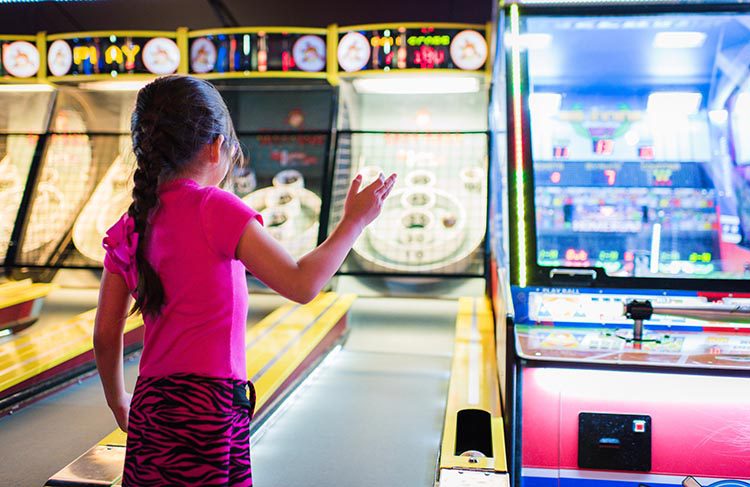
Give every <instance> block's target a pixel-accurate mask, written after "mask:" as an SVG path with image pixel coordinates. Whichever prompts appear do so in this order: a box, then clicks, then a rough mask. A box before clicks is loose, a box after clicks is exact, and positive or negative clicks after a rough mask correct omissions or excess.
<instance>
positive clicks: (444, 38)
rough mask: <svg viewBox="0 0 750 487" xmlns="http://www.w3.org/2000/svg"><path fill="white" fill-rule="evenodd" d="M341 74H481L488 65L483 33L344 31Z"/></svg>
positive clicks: (449, 29)
mask: <svg viewBox="0 0 750 487" xmlns="http://www.w3.org/2000/svg"><path fill="white" fill-rule="evenodd" d="M337 55H338V63H339V68H340V70H343V71H346V72H356V71H368V70H369V71H374V70H379V71H391V70H403V69H424V70H429V69H458V70H465V71H477V70H481V69H483V68H484V66H485V64H486V62H487V56H488V47H487V40H486V39H485V35H484V33H483V31H481V30H478V29H473V28H460V27H459V26H451V27H431V26H423V27H415V26H412V25H409V26H397V25H396V26H393V27H390V28H387V27H385V26H361V27H359V28H349V29H346V28H344V29H343V30H342V31H341V32H340V34H339V45H338V49H337Z"/></svg>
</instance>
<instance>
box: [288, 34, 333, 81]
mask: <svg viewBox="0 0 750 487" xmlns="http://www.w3.org/2000/svg"><path fill="white" fill-rule="evenodd" d="M292 57H293V58H294V64H296V65H297V67H298V68H299V69H301V70H302V71H310V72H315V71H322V70H323V68H325V67H326V43H325V41H324V40H323V39H321V38H320V37H318V36H313V35H306V36H302V37H300V38H299V39H297V42H295V43H294V47H292Z"/></svg>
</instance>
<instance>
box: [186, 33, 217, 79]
mask: <svg viewBox="0 0 750 487" xmlns="http://www.w3.org/2000/svg"><path fill="white" fill-rule="evenodd" d="M214 66H216V46H214V43H213V42H211V41H210V40H208V39H206V38H205V37H199V38H198V39H196V40H194V41H193V44H192V45H191V46H190V68H191V69H192V70H193V72H194V73H208V72H209V71H212V70H213V69H214Z"/></svg>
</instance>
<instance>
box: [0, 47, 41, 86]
mask: <svg viewBox="0 0 750 487" xmlns="http://www.w3.org/2000/svg"><path fill="white" fill-rule="evenodd" d="M3 65H4V66H5V70H6V71H8V72H9V73H10V74H11V75H13V76H15V77H17V78H30V77H31V76H34V75H35V74H36V73H37V71H39V51H37V49H36V46H35V45H34V44H31V43H30V42H26V41H16V42H11V43H10V44H8V45H7V46H4V48H3Z"/></svg>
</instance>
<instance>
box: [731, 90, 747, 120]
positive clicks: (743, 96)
mask: <svg viewBox="0 0 750 487" xmlns="http://www.w3.org/2000/svg"><path fill="white" fill-rule="evenodd" d="M734 111H735V112H740V113H744V114H747V115H750V92H747V91H746V92H744V93H740V94H739V95H737V99H736V100H735V101H734Z"/></svg>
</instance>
